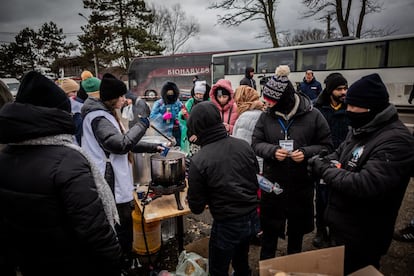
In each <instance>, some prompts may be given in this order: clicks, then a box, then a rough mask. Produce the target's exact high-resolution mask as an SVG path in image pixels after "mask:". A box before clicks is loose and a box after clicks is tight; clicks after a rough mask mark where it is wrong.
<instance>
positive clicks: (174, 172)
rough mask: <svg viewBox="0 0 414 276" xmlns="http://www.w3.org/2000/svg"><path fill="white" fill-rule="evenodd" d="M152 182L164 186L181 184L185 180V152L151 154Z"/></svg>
mask: <svg viewBox="0 0 414 276" xmlns="http://www.w3.org/2000/svg"><path fill="white" fill-rule="evenodd" d="M151 177H152V184H153V185H156V186H163V187H165V188H167V187H170V186H181V185H182V184H183V183H184V180H185V154H184V153H182V152H179V151H171V150H170V151H169V152H168V154H167V156H165V157H164V156H161V155H160V154H159V153H156V154H153V155H152V156H151Z"/></svg>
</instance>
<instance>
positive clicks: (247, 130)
mask: <svg viewBox="0 0 414 276" xmlns="http://www.w3.org/2000/svg"><path fill="white" fill-rule="evenodd" d="M262 113H263V111H261V110H258V109H255V110H247V111H245V112H243V113H242V114H241V115H240V116H239V118H238V119H237V120H236V123H235V124H234V128H233V136H234V137H237V138H240V139H243V140H245V141H246V142H247V143H249V145H250V144H251V143H252V135H253V131H254V127H255V126H256V122H257V120H258V119H259V117H260V115H262Z"/></svg>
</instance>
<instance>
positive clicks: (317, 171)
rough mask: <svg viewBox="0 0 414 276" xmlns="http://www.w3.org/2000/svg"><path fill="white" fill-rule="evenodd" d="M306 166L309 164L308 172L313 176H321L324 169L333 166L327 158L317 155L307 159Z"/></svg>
mask: <svg viewBox="0 0 414 276" xmlns="http://www.w3.org/2000/svg"><path fill="white" fill-rule="evenodd" d="M308 166H311V169H310V173H311V175H312V176H313V177H315V178H321V177H322V174H323V172H324V171H325V170H326V169H328V168H332V167H333V166H332V163H331V161H330V160H329V159H328V158H326V157H320V156H319V155H317V156H314V157H312V158H311V159H310V160H309V161H308ZM308 171H309V169H308Z"/></svg>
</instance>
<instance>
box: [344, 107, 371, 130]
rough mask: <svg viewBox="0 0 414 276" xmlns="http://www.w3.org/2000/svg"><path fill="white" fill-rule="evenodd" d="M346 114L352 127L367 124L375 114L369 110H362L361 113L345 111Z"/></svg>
mask: <svg viewBox="0 0 414 276" xmlns="http://www.w3.org/2000/svg"><path fill="white" fill-rule="evenodd" d="M346 115H347V116H348V118H349V125H350V126H351V127H352V128H360V127H362V126H364V125H366V124H368V123H369V122H371V121H372V119H374V117H375V115H376V114H374V113H372V112H369V111H368V112H362V113H356V112H351V111H347V112H346Z"/></svg>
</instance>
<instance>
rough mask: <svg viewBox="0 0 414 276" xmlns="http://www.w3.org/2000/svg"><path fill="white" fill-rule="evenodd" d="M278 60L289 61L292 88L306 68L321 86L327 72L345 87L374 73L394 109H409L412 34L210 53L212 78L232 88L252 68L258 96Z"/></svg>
mask: <svg viewBox="0 0 414 276" xmlns="http://www.w3.org/2000/svg"><path fill="white" fill-rule="evenodd" d="M281 64H285V65H289V67H290V70H291V73H290V75H289V79H290V80H291V81H292V83H293V85H296V86H297V85H298V84H299V83H300V82H301V81H302V80H303V77H304V75H305V71H306V70H307V69H312V70H313V71H314V73H315V77H316V79H317V80H318V81H319V82H320V83H321V84H322V86H323V87H324V85H323V81H324V79H325V77H326V76H327V75H329V74H330V73H332V72H340V73H342V74H343V75H344V77H345V78H346V79H347V80H348V84H349V85H350V84H352V83H353V82H354V81H356V80H358V79H359V78H361V77H362V76H364V75H368V74H371V73H378V74H379V75H380V76H381V78H382V79H383V81H384V83H385V85H386V86H387V88H388V91H389V93H390V101H391V102H392V103H394V104H395V105H396V106H397V107H399V108H409V107H410V104H409V103H408V97H409V94H410V91H411V89H412V86H413V83H414V34H411V35H399V36H389V37H382V38H370V39H353V40H340V41H335V42H323V43H314V44H307V45H299V46H289V47H279V48H270V49H259V50H246V51H238V52H229V53H220V54H213V55H212V80H213V83H215V82H216V81H217V80H218V79H222V78H224V79H228V80H230V81H231V83H232V86H233V89H235V88H236V87H238V86H239V82H240V80H241V79H242V78H243V77H244V72H245V68H246V67H248V66H251V67H253V68H254V70H255V75H254V78H255V80H256V83H257V90H258V91H259V92H260V94H261V89H262V85H259V83H260V84H263V83H266V82H265V81H266V77H269V76H272V75H273V74H274V72H275V69H276V67H277V66H279V65H281ZM261 80H262V82H260V81H261Z"/></svg>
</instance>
